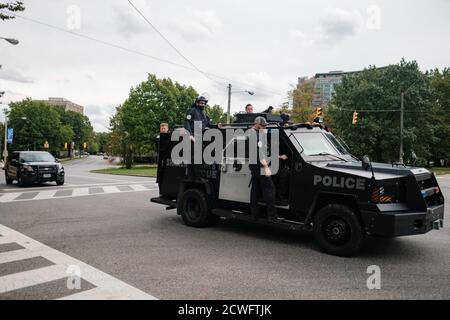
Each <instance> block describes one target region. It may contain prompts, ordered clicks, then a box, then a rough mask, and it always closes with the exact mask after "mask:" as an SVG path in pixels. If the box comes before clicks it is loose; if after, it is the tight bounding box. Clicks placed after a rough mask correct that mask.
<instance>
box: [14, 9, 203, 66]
mask: <svg viewBox="0 0 450 320" xmlns="http://www.w3.org/2000/svg"><path fill="white" fill-rule="evenodd" d="M11 15H13V16H15V17H17V18H20V19H23V20H27V21H30V22H33V23H36V24H40V25H43V26H46V27H48V28H51V29H55V30H58V31H61V32H64V33H68V34H71V35H73V36H77V37H80V38H85V39H88V40H91V41H94V42H97V43H100V44H103V45H106V46H110V47H113V48H116V49H120V50H124V51H127V52H130V53H134V54H137V55H140V56H144V57H147V58H150V59H153V60H157V61H160V62H163V63H167V64H171V65H173V66H176V67H180V68H184V69H188V70H194V69H192V68H191V67H188V66H185V65H182V64H179V63H176V62H172V61H169V60H166V59H162V58H158V57H155V56H152V55H149V54H146V53H143V52H140V51H137V50H134V49H130V48H126V47H123V46H120V45H117V44H114V43H111V42H107V41H104V40H100V39H97V38H94V37H91V36H87V35H84V34H82V33H78V32H74V31H70V30H66V29H63V28H60V27H57V26H54V25H51V24H48V23H46V22H42V21H38V20H35V19H32V18H28V17H24V16H21V15H18V14H15V13H11Z"/></svg>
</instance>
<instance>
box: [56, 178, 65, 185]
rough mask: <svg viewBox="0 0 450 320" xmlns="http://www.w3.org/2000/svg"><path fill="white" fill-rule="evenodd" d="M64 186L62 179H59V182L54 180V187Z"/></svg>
mask: <svg viewBox="0 0 450 320" xmlns="http://www.w3.org/2000/svg"><path fill="white" fill-rule="evenodd" d="M63 184H64V179H61V180H58V179H57V180H56V185H58V186H62V185H63Z"/></svg>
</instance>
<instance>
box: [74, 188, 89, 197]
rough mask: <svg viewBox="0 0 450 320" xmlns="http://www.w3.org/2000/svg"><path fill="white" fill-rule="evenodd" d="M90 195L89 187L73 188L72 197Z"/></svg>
mask: <svg viewBox="0 0 450 320" xmlns="http://www.w3.org/2000/svg"><path fill="white" fill-rule="evenodd" d="M87 195H89V188H77V189H73V191H72V195H71V196H72V197H81V196H87Z"/></svg>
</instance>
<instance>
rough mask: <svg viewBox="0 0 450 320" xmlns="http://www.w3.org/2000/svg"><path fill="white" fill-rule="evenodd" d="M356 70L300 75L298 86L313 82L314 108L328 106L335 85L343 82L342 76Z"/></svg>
mask: <svg viewBox="0 0 450 320" xmlns="http://www.w3.org/2000/svg"><path fill="white" fill-rule="evenodd" d="M352 73H354V72H344V71H330V72H328V73H317V74H316V75H315V76H314V77H312V78H308V77H299V78H298V86H300V85H302V84H304V83H306V82H311V83H313V85H314V97H313V101H312V106H313V108H318V107H327V106H328V105H329V103H330V101H331V98H332V97H333V93H334V92H335V86H336V85H338V84H340V83H342V78H343V77H344V76H345V75H347V74H352Z"/></svg>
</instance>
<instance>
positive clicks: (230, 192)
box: [219, 135, 251, 203]
mask: <svg viewBox="0 0 450 320" xmlns="http://www.w3.org/2000/svg"><path fill="white" fill-rule="evenodd" d="M248 141H249V140H248V137H247V136H245V135H243V136H235V137H233V138H232V139H231V140H230V142H229V143H228V144H227V145H226V146H225V148H224V149H223V152H222V164H221V173H220V186H219V199H221V200H228V201H236V202H241V203H250V181H251V173H250V168H249V156H248V143H249V142H248ZM238 151H239V152H238ZM242 151H243V152H242Z"/></svg>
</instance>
